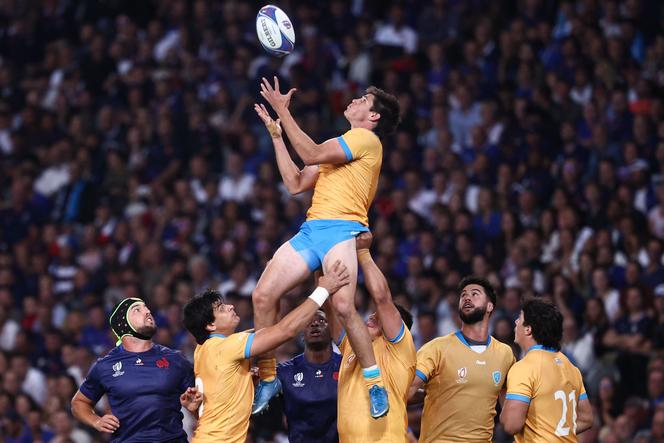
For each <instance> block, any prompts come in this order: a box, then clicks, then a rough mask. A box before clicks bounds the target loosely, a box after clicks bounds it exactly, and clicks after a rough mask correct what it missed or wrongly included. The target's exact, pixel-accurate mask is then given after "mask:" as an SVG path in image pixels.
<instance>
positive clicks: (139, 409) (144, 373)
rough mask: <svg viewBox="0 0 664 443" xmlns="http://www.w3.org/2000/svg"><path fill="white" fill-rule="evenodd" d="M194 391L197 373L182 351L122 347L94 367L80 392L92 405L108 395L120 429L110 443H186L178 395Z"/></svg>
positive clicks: (159, 347)
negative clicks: (192, 387)
mask: <svg viewBox="0 0 664 443" xmlns="http://www.w3.org/2000/svg"><path fill="white" fill-rule="evenodd" d="M190 386H194V371H193V367H192V365H191V363H189V362H188V361H187V360H186V359H185V358H184V357H183V356H182V354H181V353H180V352H179V351H174V350H172V349H169V348H167V347H166V346H161V345H157V344H155V345H154V346H153V347H152V348H151V349H150V350H148V351H146V352H128V351H126V350H125V349H124V347H123V346H122V345H120V346H118V347H116V348H115V349H113V350H111V351H110V352H109V353H108V354H106V356H104V357H102V358H100V359H99V360H97V362H96V363H95V364H94V365H92V367H91V368H90V371H89V372H88V375H87V377H86V378H85V380H84V381H83V383H82V384H81V387H80V391H81V393H82V394H83V395H85V396H86V397H87V398H89V399H90V400H92V401H93V402H94V403H96V402H98V401H99V399H100V398H101V397H102V396H103V395H104V394H107V395H108V401H109V403H110V405H111V411H112V413H113V415H115V416H116V417H117V418H118V420H120V427H119V428H118V430H117V431H115V432H114V433H113V434H112V438H111V442H112V443H120V442H123V443H148V442H152V443H154V442H161V443H165V442H186V441H187V434H186V433H185V432H184V430H183V429H182V419H183V416H182V413H181V412H180V408H181V406H180V395H181V394H182V393H183V392H184V391H186V389H187V388H188V387H190Z"/></svg>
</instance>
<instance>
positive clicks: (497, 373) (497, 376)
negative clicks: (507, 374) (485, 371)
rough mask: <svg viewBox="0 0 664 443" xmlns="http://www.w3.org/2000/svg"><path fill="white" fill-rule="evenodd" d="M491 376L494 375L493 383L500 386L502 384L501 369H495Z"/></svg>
mask: <svg viewBox="0 0 664 443" xmlns="http://www.w3.org/2000/svg"><path fill="white" fill-rule="evenodd" d="M491 376H492V377H493V384H494V385H496V386H498V385H499V384H500V379H501V378H502V374H501V373H500V371H493V373H492V374H491Z"/></svg>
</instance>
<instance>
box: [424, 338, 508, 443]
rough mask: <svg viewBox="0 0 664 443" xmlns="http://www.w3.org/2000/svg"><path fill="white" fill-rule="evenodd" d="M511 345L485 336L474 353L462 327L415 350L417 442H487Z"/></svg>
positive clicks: (506, 368) (503, 382)
mask: <svg viewBox="0 0 664 443" xmlns="http://www.w3.org/2000/svg"><path fill="white" fill-rule="evenodd" d="M514 360H515V359H514V354H513V353H512V349H511V348H510V347H509V346H507V345H506V344H504V343H501V342H500V341H498V340H496V339H494V338H492V337H489V339H488V341H487V345H486V348H485V349H484V351H483V352H476V351H475V350H473V349H472V347H471V346H470V345H469V344H468V342H467V341H466V339H465V338H464V336H463V334H462V333H461V331H457V332H456V333H451V334H448V335H446V336H444V337H438V338H436V339H434V340H432V341H430V342H429V343H427V344H425V345H424V346H422V348H421V349H420V350H419V351H418V353H417V376H418V377H419V378H421V379H422V380H423V381H424V382H425V383H426V385H425V387H426V396H425V398H424V411H423V412H422V426H421V431H420V442H440V441H444V442H459V443H461V442H490V441H492V438H493V427H494V417H495V416H496V402H497V400H498V395H499V394H500V391H501V390H502V389H503V387H504V386H505V378H506V376H507V372H508V371H509V369H510V367H511V366H512V364H514Z"/></svg>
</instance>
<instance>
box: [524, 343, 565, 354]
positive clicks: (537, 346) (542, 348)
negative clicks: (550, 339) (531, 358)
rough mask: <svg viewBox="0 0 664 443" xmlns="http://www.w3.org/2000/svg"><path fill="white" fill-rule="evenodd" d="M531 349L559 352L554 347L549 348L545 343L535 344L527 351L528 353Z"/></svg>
mask: <svg viewBox="0 0 664 443" xmlns="http://www.w3.org/2000/svg"><path fill="white" fill-rule="evenodd" d="M530 351H546V352H558V351H556V350H555V349H553V348H548V347H546V346H544V345H535V346H531V347H530V348H529V349H528V350H527V351H526V354H527V353H529V352H530Z"/></svg>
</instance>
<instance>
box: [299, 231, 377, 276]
mask: <svg viewBox="0 0 664 443" xmlns="http://www.w3.org/2000/svg"><path fill="white" fill-rule="evenodd" d="M368 231H369V228H367V227H366V226H364V225H363V224H362V223H359V222H356V221H349V220H310V221H307V222H304V223H302V226H300V232H298V233H297V234H295V236H294V237H293V238H291V239H290V240H289V242H290V244H291V246H293V248H294V249H295V250H296V251H297V252H298V253H299V254H300V255H301V256H302V258H303V259H304V261H305V262H307V265H308V266H309V270H310V271H311V272H313V271H315V270H316V269H318V268H320V267H321V265H322V264H323V259H324V258H325V254H327V253H328V251H329V250H330V249H332V247H333V246H334V245H336V244H337V243H341V242H342V241H346V240H350V239H351V238H353V237H357V236H358V235H360V234H361V233H362V232H368Z"/></svg>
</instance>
